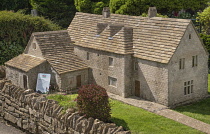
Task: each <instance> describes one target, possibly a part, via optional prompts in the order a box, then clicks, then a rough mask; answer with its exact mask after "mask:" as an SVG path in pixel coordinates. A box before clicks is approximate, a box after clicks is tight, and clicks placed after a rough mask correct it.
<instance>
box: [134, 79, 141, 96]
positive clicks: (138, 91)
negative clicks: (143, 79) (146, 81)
mask: <svg viewBox="0 0 210 134" xmlns="http://www.w3.org/2000/svg"><path fill="white" fill-rule="evenodd" d="M135 96H137V97H140V81H138V80H135Z"/></svg>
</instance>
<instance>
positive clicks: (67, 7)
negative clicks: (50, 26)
mask: <svg viewBox="0 0 210 134" xmlns="http://www.w3.org/2000/svg"><path fill="white" fill-rule="evenodd" d="M30 3H31V5H32V7H33V8H34V9H37V11H38V14H39V15H41V16H44V17H45V18H48V19H50V20H52V21H53V22H55V23H56V24H59V25H60V26H62V27H63V28H65V29H66V28H67V27H68V26H69V24H70V22H71V20H72V19H73V17H74V14H75V13H76V8H75V6H74V0H30Z"/></svg>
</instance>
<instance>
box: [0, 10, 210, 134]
mask: <svg viewBox="0 0 210 134" xmlns="http://www.w3.org/2000/svg"><path fill="white" fill-rule="evenodd" d="M148 14H149V17H140V16H128V15H119V14H111V13H110V11H109V8H104V9H103V12H102V15H96V14H88V13H81V12H77V13H76V15H75V17H74V19H73V21H72V22H71V24H70V25H69V27H68V29H67V30H62V31H48V32H36V33H33V34H32V35H31V38H30V40H29V42H28V45H27V46H26V48H25V50H24V53H23V54H21V55H19V56H17V57H15V58H13V59H11V60H9V61H7V62H6V63H5V67H2V70H5V78H2V80H1V81H0V112H1V117H2V118H4V119H5V120H7V121H9V122H10V123H12V124H13V125H15V126H17V127H18V128H21V129H22V130H24V131H27V132H30V133H53V134H54V133H60V134H62V133H93V134H96V133H104V134H106V133H119V134H120V133H122V134H127V133H166V134H167V133H180V134H182V133H196V134H197V133H210V105H209V104H210V99H209V98H208V97H209V91H208V56H209V54H208V52H207V51H206V49H205V48H204V45H203V42H202V41H201V39H200V37H199V35H198V33H197V31H196V30H195V27H194V25H193V23H192V22H191V20H186V19H175V18H161V17H156V14H157V10H156V8H155V7H150V8H149V11H148ZM3 68H4V69H3ZM2 72H3V71H2ZM39 73H46V74H51V81H50V85H51V86H52V87H53V88H54V90H55V91H56V92H61V94H66V93H67V91H72V90H76V89H77V88H78V87H80V86H82V85H87V84H97V85H100V86H102V87H104V88H105V89H106V90H107V92H108V95H109V97H110V103H111V105H112V118H111V121H112V123H104V122H101V121H99V120H97V119H92V118H89V119H86V118H84V117H83V116H80V115H79V114H78V113H77V112H76V111H74V110H69V109H67V111H66V113H62V109H63V108H62V107H61V106H60V105H59V104H58V103H57V102H55V101H54V100H51V99H47V98H50V97H47V98H46V96H47V95H42V94H38V93H35V92H34V91H35V89H36V83H35V82H36V81H37V76H38V74H39ZM55 91H54V92H55ZM63 91H65V92H63ZM62 92H63V93H62ZM49 96H50V95H49ZM61 96H62V95H61ZM63 96H64V95H63ZM65 96H66V97H69V99H70V100H73V99H74V98H75V96H76V94H73V95H65Z"/></svg>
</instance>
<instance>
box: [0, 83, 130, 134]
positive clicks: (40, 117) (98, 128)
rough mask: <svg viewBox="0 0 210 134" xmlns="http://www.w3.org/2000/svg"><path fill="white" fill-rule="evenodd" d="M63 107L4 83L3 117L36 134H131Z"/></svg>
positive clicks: (1, 97) (0, 109)
mask: <svg viewBox="0 0 210 134" xmlns="http://www.w3.org/2000/svg"><path fill="white" fill-rule="evenodd" d="M62 110H63V108H62V107H61V106H59V105H58V103H57V102H56V101H54V100H49V99H46V96H44V95H40V94H37V93H34V91H33V90H30V89H28V90H24V89H21V88H18V87H16V86H15V85H12V84H11V83H9V82H7V81H5V80H1V81H0V116H2V117H3V118H4V119H5V120H8V121H10V122H12V123H13V124H15V125H17V126H18V127H20V128H22V129H24V130H26V131H28V132H30V133H36V134H129V133H130V132H129V131H123V128H122V127H118V126H116V125H115V124H113V123H104V122H102V121H99V120H98V119H93V118H88V119H87V118H85V117H84V116H80V115H79V114H78V113H77V112H71V110H67V111H66V112H63V111H62Z"/></svg>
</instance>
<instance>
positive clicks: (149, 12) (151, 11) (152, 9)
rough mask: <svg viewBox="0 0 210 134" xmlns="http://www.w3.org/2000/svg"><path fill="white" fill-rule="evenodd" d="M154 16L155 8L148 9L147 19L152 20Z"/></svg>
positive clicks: (155, 13)
mask: <svg viewBox="0 0 210 134" xmlns="http://www.w3.org/2000/svg"><path fill="white" fill-rule="evenodd" d="M156 16H157V9H156V7H149V10H148V17H149V18H152V17H156Z"/></svg>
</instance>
